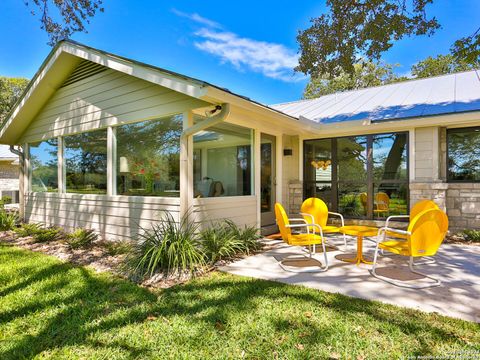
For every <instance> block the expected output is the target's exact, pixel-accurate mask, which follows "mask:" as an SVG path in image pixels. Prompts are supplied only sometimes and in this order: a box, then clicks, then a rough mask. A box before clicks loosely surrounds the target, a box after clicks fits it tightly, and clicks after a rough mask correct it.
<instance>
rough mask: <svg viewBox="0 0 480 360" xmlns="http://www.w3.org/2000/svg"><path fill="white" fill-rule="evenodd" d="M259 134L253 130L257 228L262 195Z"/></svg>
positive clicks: (260, 220)
mask: <svg viewBox="0 0 480 360" xmlns="http://www.w3.org/2000/svg"><path fill="white" fill-rule="evenodd" d="M261 145H262V142H261V134H260V131H259V130H258V129H255V130H254V140H253V153H254V156H253V158H254V176H255V188H254V189H255V197H256V199H257V228H260V227H261V225H262V208H261V202H262V193H261V171H262V169H261Z"/></svg>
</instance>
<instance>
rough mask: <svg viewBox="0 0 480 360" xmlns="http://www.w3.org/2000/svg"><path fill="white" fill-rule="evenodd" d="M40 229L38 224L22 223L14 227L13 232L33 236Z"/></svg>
mask: <svg viewBox="0 0 480 360" xmlns="http://www.w3.org/2000/svg"><path fill="white" fill-rule="evenodd" d="M41 230H42V227H41V226H40V225H39V224H34V223H31V224H22V226H20V227H19V228H17V229H15V232H16V233H17V235H18V236H20V237H26V236H33V235H35V234H37V233H38V232H39V231H41Z"/></svg>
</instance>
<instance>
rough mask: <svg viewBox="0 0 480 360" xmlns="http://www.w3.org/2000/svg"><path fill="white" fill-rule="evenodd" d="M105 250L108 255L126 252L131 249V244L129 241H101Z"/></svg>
mask: <svg viewBox="0 0 480 360" xmlns="http://www.w3.org/2000/svg"><path fill="white" fill-rule="evenodd" d="M102 246H103V247H104V248H105V250H106V252H107V254H108V255H110V256H115V255H123V254H128V253H129V252H130V251H131V250H132V244H131V243H130V242H129V241H125V240H122V241H105V242H103V243H102Z"/></svg>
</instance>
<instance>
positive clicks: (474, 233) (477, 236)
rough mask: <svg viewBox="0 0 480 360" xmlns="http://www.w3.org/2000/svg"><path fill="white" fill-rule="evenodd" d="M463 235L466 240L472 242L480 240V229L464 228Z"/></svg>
mask: <svg viewBox="0 0 480 360" xmlns="http://www.w3.org/2000/svg"><path fill="white" fill-rule="evenodd" d="M463 235H464V237H465V239H466V240H468V241H471V242H480V230H473V229H467V230H463Z"/></svg>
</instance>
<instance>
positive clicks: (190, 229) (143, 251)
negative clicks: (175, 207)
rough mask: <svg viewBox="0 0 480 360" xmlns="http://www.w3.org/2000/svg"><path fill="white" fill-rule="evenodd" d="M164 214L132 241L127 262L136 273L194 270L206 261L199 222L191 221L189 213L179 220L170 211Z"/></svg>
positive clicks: (147, 274)
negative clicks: (198, 232) (200, 245)
mask: <svg viewBox="0 0 480 360" xmlns="http://www.w3.org/2000/svg"><path fill="white" fill-rule="evenodd" d="M164 214H165V215H164V217H163V219H162V220H161V221H160V222H158V223H155V224H153V225H152V228H151V229H147V230H144V232H143V233H142V234H140V236H139V239H138V241H136V242H134V243H133V244H132V251H131V253H130V256H128V257H127V263H126V264H127V267H128V268H129V269H130V270H131V271H132V272H133V273H134V274H136V275H140V276H152V275H153V274H154V273H156V272H158V271H164V272H166V273H176V272H179V271H189V272H192V273H193V272H195V271H196V270H198V269H199V268H201V267H203V266H204V265H205V260H204V254H203V253H202V252H201V250H200V247H199V243H198V237H197V235H196V232H197V226H196V225H195V224H194V223H192V222H189V221H188V216H185V217H184V218H182V219H180V222H177V221H175V219H174V218H173V216H172V215H171V214H170V213H169V212H165V213H164Z"/></svg>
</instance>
